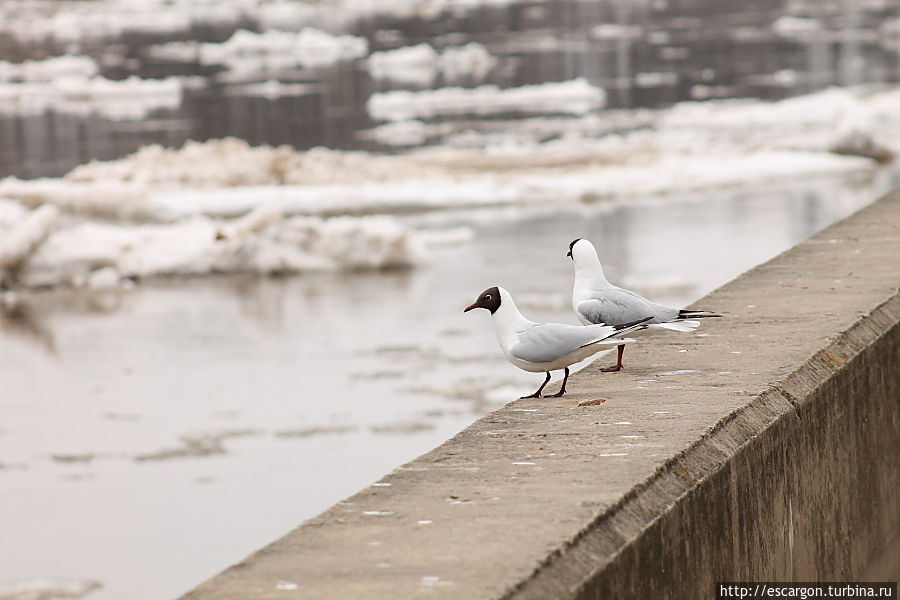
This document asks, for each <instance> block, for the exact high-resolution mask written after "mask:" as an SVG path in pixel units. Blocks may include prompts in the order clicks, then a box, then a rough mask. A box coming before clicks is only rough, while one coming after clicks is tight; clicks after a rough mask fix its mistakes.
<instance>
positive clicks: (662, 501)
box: [503, 294, 900, 600]
mask: <svg viewBox="0 0 900 600" xmlns="http://www.w3.org/2000/svg"><path fill="white" fill-rule="evenodd" d="M865 354H874V355H881V356H884V357H888V358H889V359H891V357H892V360H888V361H881V362H882V363H883V364H882V365H881V366H882V367H883V368H884V369H885V370H886V371H888V372H887V373H883V372H880V373H879V372H878V370H877V369H872V368H868V367H863V366H861V365H860V363H861V362H862V361H865V360H869V361H871V360H873V359H872V357H866V356H864V355H865ZM898 359H900V294H896V295H894V296H893V297H891V298H890V299H888V300H886V301H885V302H883V303H882V304H881V305H879V306H878V307H877V308H875V309H874V310H873V311H871V313H869V314H868V315H866V316H865V317H862V318H861V319H859V320H858V321H857V322H856V323H855V324H854V326H853V327H851V328H850V329H849V330H847V331H846V332H844V333H842V334H840V335H839V336H838V337H837V339H835V340H834V341H833V342H832V343H831V344H830V345H829V346H828V347H826V348H824V349H822V350H820V351H819V352H817V353H816V354H815V355H814V356H813V357H811V358H810V359H809V360H808V361H807V362H806V363H804V364H803V366H802V367H801V368H800V369H798V370H797V371H794V372H793V373H791V374H790V375H788V376H787V377H786V378H785V379H784V380H783V381H779V382H775V383H773V384H772V385H771V386H770V387H769V388H768V389H766V390H765V391H764V392H763V393H762V394H760V395H758V396H756V397H755V398H754V399H753V400H752V401H751V402H750V403H749V404H747V405H746V406H744V407H741V408H739V409H737V410H735V411H734V412H733V413H731V414H730V415H728V416H727V417H725V418H723V419H722V420H721V421H720V422H719V423H717V424H716V426H715V427H714V428H713V429H712V430H711V431H710V432H709V433H708V434H706V435H704V436H703V437H702V438H701V439H699V440H697V441H696V442H695V443H694V444H692V445H691V446H690V447H689V448H687V449H686V450H685V451H684V452H682V453H680V454H679V455H677V456H675V457H673V458H672V459H671V460H669V461H668V462H666V463H665V464H664V465H662V466H661V467H660V468H659V470H658V471H657V472H656V473H655V474H654V475H653V476H652V477H651V478H650V479H649V480H647V481H644V482H642V483H641V484H640V485H638V486H636V487H635V488H632V490H630V491H629V493H628V494H627V495H626V496H625V497H623V498H622V500H621V501H620V502H619V503H618V504H616V505H614V506H612V507H610V509H609V510H608V511H607V512H605V513H604V514H602V515H599V516H598V518H597V519H596V520H594V521H593V522H592V523H590V524H589V525H588V526H587V527H586V528H585V529H584V530H583V531H582V532H580V534H579V535H578V536H577V537H576V538H575V539H573V540H572V541H571V542H570V543H569V544H567V545H566V546H565V547H564V548H560V549H558V550H555V551H554V552H552V553H551V554H550V555H549V556H548V557H547V559H546V560H545V561H544V562H543V563H542V564H541V565H540V566H539V567H538V568H537V569H536V570H535V571H534V572H533V574H532V575H531V577H529V578H528V579H526V580H523V581H522V582H521V583H520V584H518V585H517V586H516V587H515V588H513V589H512V590H510V591H509V592H508V593H507V594H504V596H503V598H504V599H510V600H512V599H526V598H529V599H530V598H534V599H538V598H578V599H582V598H584V599H587V598H632V597H633V598H649V597H653V598H689V597H713V596H714V592H713V590H714V585H715V583H716V582H719V581H750V580H755V581H760V580H767V581H817V580H831V581H851V580H869V581H873V580H875V581H889V580H896V578H897V577H898V575H900V502H897V500H896V493H893V492H890V490H894V492H896V491H898V490H900V474H898V468H897V466H896V464H895V465H894V468H893V469H892V470H893V475H892V476H891V475H889V476H888V481H887V482H886V485H885V486H883V487H882V486H879V487H881V489H883V490H884V491H886V492H888V494H890V495H893V496H894V501H893V502H892V503H891V502H890V501H888V503H887V504H886V505H884V504H881V505H880V506H879V507H880V508H883V509H886V510H884V511H882V512H881V514H879V513H877V512H876V513H874V514H867V517H868V518H869V519H872V518H876V519H877V518H878V517H879V516H881V517H884V518H885V520H887V521H888V522H885V523H879V527H876V528H875V529H877V530H879V531H883V532H886V533H888V537H887V539H886V540H883V543H882V544H880V545H876V547H874V548H872V549H871V552H870V553H869V554H866V555H864V556H862V557H853V558H855V560H849V561H843V562H841V561H829V562H826V563H825V564H819V565H816V568H815V569H812V570H810V569H808V568H800V567H799V566H797V567H795V565H794V564H793V561H788V562H787V563H786V564H785V563H781V564H774V565H760V564H758V563H757V564H754V557H753V556H752V555H746V556H743V557H741V560H733V561H731V565H730V567H731V568H724V569H723V568H722V567H723V566H725V565H718V568H717V565H716V561H715V560H709V561H708V562H705V563H704V564H703V565H695V568H693V569H691V568H690V565H688V564H685V563H686V562H688V559H687V557H686V554H688V553H689V552H690V549H691V547H692V544H690V542H689V541H688V538H687V537H685V538H683V539H680V540H679V543H678V546H680V547H678V546H676V547H673V548H671V549H669V551H665V549H664V548H662V546H663V545H664V544H663V543H662V542H661V541H660V540H658V539H657V540H655V541H652V542H651V541H649V540H648V537H650V536H651V535H652V534H651V530H652V529H653V528H662V527H664V526H665V525H663V524H662V521H664V520H665V519H672V518H674V517H676V516H677V513H676V512H675V511H674V510H672V509H673V508H674V507H675V505H676V504H677V503H679V502H682V501H684V499H685V498H686V497H688V496H689V495H691V494H697V493H699V490H700V488H701V486H704V485H709V486H712V487H715V486H716V485H717V484H718V483H719V482H717V481H715V478H716V477H717V476H719V477H722V476H724V477H728V478H729V479H730V485H731V486H732V487H734V486H736V485H737V483H736V478H738V477H741V476H742V473H741V467H740V466H736V465H733V464H731V463H732V461H734V460H735V459H736V458H737V457H739V456H740V455H741V454H743V455H746V454H747V453H748V452H749V451H750V447H751V446H752V445H753V444H754V443H765V444H774V443H784V441H783V440H779V441H777V442H776V441H772V440H762V439H761V437H760V436H767V435H769V436H773V437H776V436H780V435H793V434H795V433H797V432H796V428H797V427H799V426H800V425H798V421H799V420H802V419H803V414H804V412H805V409H815V408H819V407H816V406H814V405H816V404H820V403H823V402H827V400H828V398H825V397H824V396H827V393H823V389H822V388H824V387H826V386H829V385H831V386H834V387H836V388H838V389H841V388H845V387H846V386H847V385H848V384H847V383H844V382H843V381H841V380H842V379H844V378H846V377H849V376H850V375H849V374H850V373H852V372H854V371H862V372H864V373H868V374H869V377H867V379H868V381H867V383H868V384H875V385H872V387H880V388H881V389H878V390H872V389H868V387H867V389H866V390H865V392H864V393H871V396H872V397H876V398H879V399H882V400H887V401H890V399H892V398H893V399H894V403H895V404H894V407H893V409H894V412H893V414H888V415H885V416H887V417H889V418H890V419H889V420H888V421H887V422H888V423H890V422H893V426H894V436H893V443H892V444H886V447H888V448H890V447H891V445H893V447H894V449H895V455H894V458H893V460H895V461H896V460H900V436H898V430H897V427H898V421H897V419H898V414H897V410H898V408H900V406H898V405H900V376H898V373H897V369H900V360H898ZM875 360H877V359H875ZM891 370H893V373H891V372H890V371H891ZM872 375H876V376H875V377H874V378H873V377H871V376H872ZM882 375H887V377H882ZM873 379H874V381H873ZM871 458H875V459H877V458H878V457H871ZM745 460H746V458H745ZM791 472H792V469H788V468H785V469H783V470H782V473H783V474H786V475H788V476H789V473H791ZM744 474H746V473H744ZM790 496H791V494H784V495H782V497H784V498H788V499H789V497H790ZM789 502H790V505H789V506H790V507H789V510H792V508H793V506H792V505H793V501H792V500H790V499H789ZM739 504H740V500H739V499H738V498H737V495H735V494H733V493H732V494H731V497H730V507H729V511H730V516H731V518H732V519H735V518H740V516H741V515H740V513H741V510H740V508H739V507H738V505H739ZM713 508H714V507H713V506H712V505H710V506H709V507H708V509H710V510H713ZM694 510H696V509H694ZM840 510H842V511H846V510H849V509H848V507H846V506H843V507H841V508H840ZM891 514H893V518H891ZM758 516H759V515H758ZM757 523H758V522H757ZM770 523H776V524H777V526H780V525H781V521H776V520H773V521H770ZM833 525H836V523H833ZM882 525H883V527H882ZM669 526H671V524H670V525H669ZM789 527H790V519H789ZM736 528H737V526H736V525H733V524H732V526H731V527H730V530H731V531H730V532H731V533H732V540H730V541H728V542H726V543H725V544H724V545H726V546H731V547H732V548H734V547H735V546H737V545H739V544H738V538H739V537H740V536H741V533H740V532H738V531H735V529H736ZM698 529H700V528H698ZM823 530H824V528H823ZM845 531H846V532H847V533H849V534H851V535H852V533H851V532H853V531H857V532H858V531H859V530H858V529H854V528H853V527H852V526H850V527H847V528H846V529H845ZM782 534H783V532H781V531H775V532H772V531H770V532H764V531H761V528H759V527H757V530H756V531H754V532H752V534H751V535H752V536H753V537H756V538H765V537H767V536H772V537H774V538H779V537H783V535H782ZM793 535H794V534H793V532H792V531H790V530H789V531H788V545H789V546H791V548H789V549H788V551H787V552H786V555H787V556H792V555H793V554H794V553H799V552H801V551H802V550H800V549H799V548H797V546H798V545H799V544H797V543H795V541H794V540H793V539H791V538H793ZM875 537H876V538H877V536H875ZM617 540H619V541H620V543H619V544H616V543H615V541H617ZM830 541H831V542H832V543H834V544H836V545H839V546H842V545H843V544H844V543H845V541H846V540H845V538H843V537H840V536H834V537H833V538H832V539H831V540H830ZM653 545H655V546H657V547H658V549H654V548H648V546H653ZM693 546H696V544H694V545H693ZM715 547H716V545H715V544H708V545H707V548H715ZM694 550H695V551H699V550H700V549H699V548H696V547H695V548H694ZM720 550H725V548H722V549H720ZM834 550H835V551H839V549H837V548H835V549H834ZM821 551H822V548H817V549H815V550H812V549H807V551H806V556H807V557H811V556H815V555H816V554H820V553H821ZM629 553H630V554H629ZM648 555H650V556H656V557H658V558H659V559H660V560H659V562H658V563H655V564H654V561H652V559H651V560H648ZM742 561H745V562H742ZM647 562H650V563H651V564H650V565H647V564H645V563H647ZM807 566H809V565H807ZM696 567H699V568H696ZM698 579H699V580H700V581H702V582H703V583H702V584H701V585H698Z"/></svg>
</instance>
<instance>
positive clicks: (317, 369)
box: [0, 181, 883, 600]
mask: <svg viewBox="0 0 900 600" xmlns="http://www.w3.org/2000/svg"><path fill="white" fill-rule="evenodd" d="M882 187H883V186H882ZM877 191H878V190H875V189H872V188H869V187H866V188H858V189H854V188H852V187H848V186H846V185H836V184H835V182H833V181H822V182H818V183H817V182H809V183H805V184H804V185H802V186H796V187H794V188H779V187H773V188H769V189H760V190H756V191H752V192H745V193H724V192H723V193H719V194H715V195H710V196H706V197H699V196H698V197H692V198H690V199H688V198H685V199H682V200H677V199H676V200H673V199H671V198H670V199H667V200H666V201H665V202H655V201H647V202H637V203H634V204H630V205H628V206H615V205H604V204H598V205H593V206H584V205H568V206H566V207H565V208H563V209H560V208H559V207H554V208H546V209H545V208H535V209H533V210H531V211H528V212H524V213H523V212H522V209H515V210H514V209H492V210H483V211H473V212H470V213H467V214H462V213H453V214H452V215H450V216H448V215H446V214H445V215H435V214H424V215H416V216H411V217H407V218H408V219H409V220H410V221H411V222H413V223H414V224H415V225H418V226H429V225H431V224H432V223H433V221H434V220H436V219H445V220H446V219H447V218H451V219H456V220H458V222H459V224H463V225H466V226H469V227H472V228H474V229H475V230H476V235H475V237H474V240H473V241H472V242H471V243H467V244H464V245H459V246H451V247H446V248H443V249H441V250H439V251H437V254H436V255H435V256H434V262H433V264H432V266H430V267H428V268H424V269H420V270H417V271H412V272H402V273H388V274H355V275H340V276H338V275H316V276H304V277H296V278H285V279H259V280H256V279H247V278H241V277H235V278H221V279H204V280H196V281H191V280H188V281H171V282H165V281H160V282H155V283H148V284H146V285H142V286H140V287H138V288H136V289H135V290H133V291H131V292H126V293H116V294H112V295H108V294H101V295H90V294H75V293H48V294H38V295H36V296H33V297H28V298H25V299H22V301H21V303H19V304H17V305H15V307H13V308H10V309H6V311H5V312H4V313H3V317H2V318H0V329H2V336H0V362H2V363H3V364H4V365H5V368H4V369H3V370H2V371H0V389H3V390H5V393H4V394H2V395H0V414H2V415H3V423H2V430H0V463H2V464H3V465H4V466H6V468H3V469H2V470H0V485H2V486H3V488H4V493H3V494H0V515H4V516H5V517H3V518H2V522H3V524H2V527H3V530H4V534H5V536H4V538H5V539H6V540H16V543H15V547H13V546H11V545H9V544H6V545H4V546H3V547H2V548H0V553H2V559H0V578H2V579H9V578H31V577H42V576H46V575H58V576H71V577H80V578H91V579H96V580H99V581H102V582H103V585H104V587H103V589H101V590H99V591H97V592H95V593H93V594H92V596H91V598H93V599H96V600H103V599H107V600H113V599H116V598H129V599H131V600H143V599H146V600H150V599H151V598H152V599H156V598H166V597H175V596H176V595H177V594H179V593H181V592H183V591H184V590H186V589H187V588H189V587H190V586H192V585H195V584H196V583H198V582H199V581H201V580H202V579H204V578H205V577H208V576H209V575H211V574H212V573H214V572H216V571H218V570H220V569H221V568H223V567H224V566H225V565H227V564H230V563H232V562H234V561H236V560H239V559H240V558H242V557H243V556H245V555H246V554H248V553H249V552H251V551H252V550H254V549H256V548H258V547H260V546H261V545H263V544H265V543H267V542H269V541H271V540H272V539H274V538H275V537H277V536H278V535H280V534H282V533H284V531H286V530H288V529H289V528H290V527H293V526H294V525H296V524H297V523H298V522H300V521H301V520H303V519H305V518H308V517H310V516H312V515H314V514H315V513H317V512H318V511H320V510H322V509H324V508H325V507H327V506H328V505H330V504H332V503H334V502H335V501H337V500H339V499H340V498H341V497H344V496H347V495H349V494H351V493H353V492H354V491H356V490H357V489H359V488H360V487H361V486H363V485H365V484H367V483H369V482H372V481H374V480H376V479H377V478H378V477H380V476H381V475H383V474H384V473H386V472H388V471H389V470H390V469H392V468H394V467H396V466H397V465H398V464H401V463H402V462H404V461H406V460H409V459H411V458H413V457H414V456H416V455H418V454H420V453H422V452H425V451H426V450H428V449H430V448H431V447H433V446H435V445H437V444H439V443H440V442H441V441H443V440H445V439H447V438H448V437H449V436H450V435H452V434H453V433H454V432H455V431H458V430H459V429H461V428H462V427H464V426H465V425H467V424H468V423H469V422H471V420H473V419H474V418H476V417H477V416H479V415H481V414H484V413H485V412H487V411H489V410H491V409H493V408H495V407H498V406H500V405H501V404H503V403H505V402H507V401H509V400H511V399H513V398H514V397H516V396H518V395H520V394H521V393H523V392H529V391H531V389H533V387H534V383H535V381H534V379H535V375H534V374H529V373H524V372H522V371H519V370H517V369H515V368H514V367H512V366H511V365H509V364H508V363H507V362H506V361H505V360H504V359H503V357H502V354H501V353H500V351H499V349H498V348H497V347H496V340H495V339H494V334H493V331H492V329H491V327H490V325H489V322H488V319H487V316H486V315H484V314H480V315H476V314H474V313H468V314H465V315H464V314H463V313H462V308H463V307H464V306H466V305H467V304H469V303H470V302H471V299H472V297H473V296H474V294H475V293H477V292H478V291H480V290H482V289H484V288H485V287H488V286H490V285H494V284H501V285H504V286H506V287H508V288H509V289H510V290H511V291H512V292H513V293H514V295H516V297H517V298H518V299H519V300H520V304H521V308H522V310H523V312H525V314H527V315H528V316H530V317H532V318H535V319H539V320H555V321H562V322H569V323H573V322H575V320H574V316H573V314H572V311H571V308H570V307H569V305H568V294H569V290H570V286H571V278H572V273H571V269H572V267H571V263H570V261H569V260H568V259H567V258H566V256H565V251H566V249H567V247H568V243H569V241H571V239H573V238H575V237H586V238H589V239H591V240H593V241H594V242H595V243H596V245H597V248H598V251H599V253H600V255H601V257H602V259H603V261H604V264H605V266H606V268H607V273H608V275H609V277H610V279H612V280H613V281H616V282H620V283H624V284H627V285H633V286H635V287H636V288H637V289H638V290H639V291H642V292H645V293H647V294H649V295H651V296H652V297H653V298H655V299H657V300H659V301H662V302H666V303H672V304H679V305H681V304H684V303H686V302H688V301H690V300H692V299H694V298H697V297H699V296H701V295H703V294H704V293H706V292H707V291H709V290H711V289H712V288H714V287H715V286H717V285H720V284H721V283H723V282H725V281H727V280H729V279H731V278H732V277H734V276H736V275H737V274H739V273H740V272H741V271H743V270H745V269H747V268H749V267H751V266H753V265H755V264H757V263H759V262H761V261H762V260H765V259H767V258H769V257H771V256H773V255H774V254H776V253H777V252H779V251H781V250H783V249H785V248H787V247H789V246H790V245H792V244H794V243H796V242H797V241H799V240H800V239H802V238H803V237H805V236H807V235H809V234H810V233H812V232H814V231H815V230H817V229H819V228H821V227H823V226H824V225H826V224H828V223H830V222H832V221H834V220H835V219H838V218H840V217H842V216H844V215H846V214H848V213H850V212H852V211H853V210H855V209H856V208H858V207H859V206H860V205H861V204H863V203H864V202H866V201H867V200H870V199H872V198H873V197H874V195H875V194H876V193H877ZM443 225H444V226H446V225H447V223H446V221H443ZM709 248H716V249H717V251H716V252H715V253H712V252H709ZM705 308H709V309H715V308H716V307H714V306H712V307H705ZM411 324H414V326H411ZM672 335H677V334H672ZM639 356H640V353H639V348H638V349H637V351H636V353H635V356H634V357H633V359H632V360H639ZM601 360H602V359H601ZM335 473H340V476H339V477H336V476H335V475H334V474H335ZM61 499H64V501H62V500H61ZM12 515H15V517H14V518H12V517H11V516H12ZM86 540H89V542H90V543H87V542H86ZM147 565H153V569H148V568H147ZM158 572H165V573H166V577H165V578H161V577H157V576H156V575H155V574H156V573H158Z"/></svg>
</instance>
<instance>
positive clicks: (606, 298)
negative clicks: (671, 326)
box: [575, 289, 678, 325]
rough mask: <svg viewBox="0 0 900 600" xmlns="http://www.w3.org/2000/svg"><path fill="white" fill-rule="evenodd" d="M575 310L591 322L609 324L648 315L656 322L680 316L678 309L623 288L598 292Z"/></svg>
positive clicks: (580, 303)
mask: <svg viewBox="0 0 900 600" xmlns="http://www.w3.org/2000/svg"><path fill="white" fill-rule="evenodd" d="M575 310H577V311H578V313H579V314H580V315H581V316H582V317H584V318H585V319H587V320H588V321H590V322H591V323H606V324H608V325H619V324H621V323H630V322H632V321H637V320H640V319H643V318H646V317H653V321H654V322H658V321H668V320H671V319H674V318H675V317H677V316H678V310H676V309H674V308H669V307H667V306H662V305H660V304H655V303H653V302H650V301H649V300H647V299H646V298H644V297H642V296H639V295H637V294H635V293H634V292H630V291H628V290H623V289H610V290H603V291H599V292H596V293H595V294H594V295H593V297H592V298H590V299H589V300H584V301H583V302H579V303H578V306H576V307H575ZM668 313H671V314H668Z"/></svg>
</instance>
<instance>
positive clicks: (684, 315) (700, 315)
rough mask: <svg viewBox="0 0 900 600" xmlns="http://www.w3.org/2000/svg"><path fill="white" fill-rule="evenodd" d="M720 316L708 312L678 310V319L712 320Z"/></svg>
mask: <svg viewBox="0 0 900 600" xmlns="http://www.w3.org/2000/svg"><path fill="white" fill-rule="evenodd" d="M721 316H722V315H720V314H716V313H714V312H709V311H708V310H679V311H678V318H679V319H712V318H715V317H721Z"/></svg>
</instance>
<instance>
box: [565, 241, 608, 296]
mask: <svg viewBox="0 0 900 600" xmlns="http://www.w3.org/2000/svg"><path fill="white" fill-rule="evenodd" d="M573 252H574V255H575V256H574V260H575V287H576V288H581V287H589V288H591V289H600V288H604V287H608V286H609V285H610V283H609V281H607V280H606V275H605V274H604V273H603V267H602V266H601V265H600V259H599V258H598V257H597V251H596V250H594V247H593V246H592V245H589V244H584V243H582V242H579V243H578V244H577V246H576V247H575V248H574V249H573Z"/></svg>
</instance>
